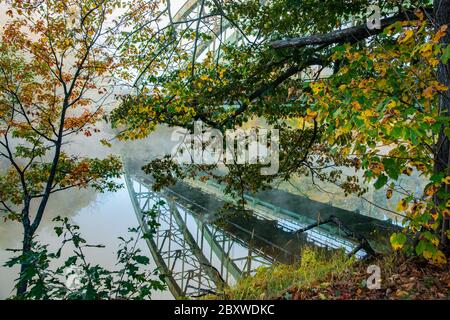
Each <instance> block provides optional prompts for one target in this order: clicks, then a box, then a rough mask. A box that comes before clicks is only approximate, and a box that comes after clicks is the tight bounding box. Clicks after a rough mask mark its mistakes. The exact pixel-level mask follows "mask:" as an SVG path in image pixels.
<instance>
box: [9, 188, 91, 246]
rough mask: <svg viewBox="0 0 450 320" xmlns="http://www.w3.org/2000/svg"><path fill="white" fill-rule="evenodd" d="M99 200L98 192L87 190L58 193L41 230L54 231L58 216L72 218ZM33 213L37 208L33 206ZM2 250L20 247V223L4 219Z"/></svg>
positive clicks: (48, 207)
mask: <svg viewBox="0 0 450 320" xmlns="http://www.w3.org/2000/svg"><path fill="white" fill-rule="evenodd" d="M96 198H97V191H95V190H91V189H86V190H79V189H73V190H67V191H63V192H58V193H55V194H53V195H52V196H51V197H50V200H49V203H48V206H47V209H46V214H44V216H43V218H42V223H41V226H40V228H39V230H43V229H45V228H51V229H53V226H54V224H53V222H52V220H53V218H55V217H56V216H61V217H72V216H74V215H76V213H77V212H78V211H79V210H80V209H82V208H85V207H87V206H88V205H90V204H91V203H92V202H94V201H95V199H96ZM32 208H33V211H32V212H34V211H35V209H36V207H35V206H34V207H33V206H32ZM0 235H1V237H0V249H1V250H4V249H8V248H15V247H17V246H18V245H19V243H20V240H21V238H22V228H21V226H20V223H19V222H15V221H7V222H4V220H3V219H2V220H1V222H0Z"/></svg>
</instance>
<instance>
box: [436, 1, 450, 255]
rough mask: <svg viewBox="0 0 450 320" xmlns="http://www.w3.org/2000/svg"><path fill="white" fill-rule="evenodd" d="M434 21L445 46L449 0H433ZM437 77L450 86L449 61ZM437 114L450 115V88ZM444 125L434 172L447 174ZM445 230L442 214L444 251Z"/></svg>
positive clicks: (449, 157) (449, 39) (449, 146)
mask: <svg viewBox="0 0 450 320" xmlns="http://www.w3.org/2000/svg"><path fill="white" fill-rule="evenodd" d="M433 9H434V22H435V24H436V25H435V26H436V28H439V27H440V26H442V25H447V26H448V27H449V29H447V32H446V35H445V36H444V37H443V38H442V39H441V43H442V44H443V45H444V46H446V45H448V44H449V43H450V0H434V2H433ZM437 77H438V80H439V82H441V83H442V84H444V85H446V86H447V87H449V88H450V61H448V62H447V64H443V63H442V62H441V63H440V64H439V66H438V71H437ZM439 114H440V115H441V116H450V89H448V90H447V91H446V92H443V93H442V94H441V95H440V96H439ZM444 130H445V127H442V128H441V131H440V133H439V138H438V142H437V144H436V146H435V147H436V149H435V165H434V166H435V167H434V169H435V170H434V171H435V172H444V173H445V174H446V175H449V165H450V143H449V139H448V137H447V136H446V134H445V131H444ZM443 188H445V191H446V192H447V193H449V191H450V188H449V187H448V185H445V186H443ZM442 201H443V200H442V199H438V197H436V202H437V204H440V203H441V202H442ZM447 230H449V217H448V216H444V217H443V220H442V225H441V247H442V249H443V250H445V251H447V252H448V251H450V250H449V249H450V248H449V241H448V238H447Z"/></svg>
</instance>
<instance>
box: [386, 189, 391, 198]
mask: <svg viewBox="0 0 450 320" xmlns="http://www.w3.org/2000/svg"><path fill="white" fill-rule="evenodd" d="M386 198H388V199H390V198H392V189H388V190H387V191H386Z"/></svg>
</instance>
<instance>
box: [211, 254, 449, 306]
mask: <svg viewBox="0 0 450 320" xmlns="http://www.w3.org/2000/svg"><path fill="white" fill-rule="evenodd" d="M369 266H372V267H370V268H369ZM373 266H376V267H373ZM377 267H379V271H380V273H379V274H380V277H379V278H378V277H377V275H376V274H375V273H376V269H377ZM449 267H450V266H449V264H447V265H445V266H434V265H431V264H429V263H428V262H426V261H424V260H421V259H418V258H407V257H405V256H402V255H397V254H395V253H391V254H389V255H384V256H381V257H380V258H378V259H372V260H371V261H356V260H355V259H352V258H348V257H347V256H346V255H345V254H343V253H342V252H339V251H338V252H334V253H325V252H323V251H318V250H317V249H310V248H308V249H306V250H304V251H303V254H302V260H301V261H300V262H299V263H298V264H296V265H282V264H280V265H273V266H272V267H269V268H261V269H260V270H258V271H257V273H256V274H255V275H254V276H252V277H247V278H244V279H242V280H240V281H239V282H238V283H237V284H236V285H235V286H233V287H230V288H227V289H225V291H224V292H223V294H221V295H220V296H208V297H207V298H208V299H232V300H233V299H238V300H240V299H285V300H325V299H326V300H350V299H363V300H366V299H369V300H380V299H382V300H384V299H387V300H398V299H419V300H427V299H445V300H447V299H449V298H450V290H449V289H450V273H449ZM368 268H369V271H370V272H368ZM374 272H375V273H374ZM377 279H378V281H377ZM377 284H379V287H378V288H377Z"/></svg>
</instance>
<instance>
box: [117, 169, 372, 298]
mask: <svg viewBox="0 0 450 320" xmlns="http://www.w3.org/2000/svg"><path fill="white" fill-rule="evenodd" d="M125 181H126V185H127V189H128V191H129V194H130V199H131V201H132V204H133V208H134V210H135V213H136V216H137V218H138V221H139V223H140V226H141V227H142V228H143V230H144V231H145V232H148V231H150V230H149V227H148V225H147V218H146V214H145V213H146V212H148V211H149V210H151V209H152V208H156V210H157V213H158V214H157V218H156V219H157V220H156V221H157V223H158V224H159V227H158V228H157V229H156V232H155V233H154V234H153V235H152V236H151V237H148V238H146V241H147V245H148V247H149V249H150V252H151V255H152V257H153V260H154V261H155V263H156V266H157V268H158V269H159V271H160V273H161V274H163V275H164V276H165V277H166V283H167V286H168V288H169V290H170V292H171V293H172V294H173V295H174V296H175V297H199V296H201V295H204V294H208V293H214V294H220V293H221V292H223V288H224V286H226V285H232V284H234V283H236V281H237V280H238V279H240V278H241V277H245V276H247V275H251V274H254V273H255V272H256V270H257V268H258V267H262V266H270V265H271V264H273V263H277V262H280V263H293V262H295V261H298V260H299V259H300V253H301V248H302V247H303V246H311V245H313V246H318V247H325V248H329V249H338V248H340V249H343V250H345V251H346V252H348V253H354V251H356V250H357V252H356V255H357V257H359V258H361V257H364V256H365V255H366V252H365V251H364V250H361V248H360V247H359V246H358V245H359V243H358V242H357V240H356V239H352V238H349V237H348V235H346V234H345V233H344V232H342V230H341V229H340V228H339V227H338V226H333V225H320V226H317V227H315V228H312V229H309V230H307V231H305V232H302V233H296V231H298V230H301V229H302V228H305V227H308V226H310V223H311V222H313V224H314V221H313V220H311V219H310V218H308V217H307V215H306V216H305V215H301V214H298V213H295V212H291V211H289V210H287V209H285V208H283V207H277V206H275V205H273V204H270V203H264V202H263V201H261V200H259V201H260V203H259V205H260V206H261V205H262V206H263V207H264V206H266V209H265V210H262V209H260V208H258V207H257V206H255V205H254V204H250V201H249V207H248V208H249V209H248V210H246V211H245V212H242V211H239V210H236V209H233V208H228V209H227V210H225V211H224V209H223V208H224V204H225V200H222V199H220V197H217V196H215V195H212V194H210V193H207V192H205V191H204V190H201V189H200V188H198V187H196V186H195V185H192V184H190V183H186V182H183V181H180V182H178V183H177V184H176V185H174V186H171V187H167V188H165V189H163V190H161V191H159V192H156V191H153V190H152V183H153V182H152V178H151V177H149V176H146V175H144V174H142V173H130V172H128V171H127V174H126V175H125ZM248 197H250V196H249V195H248V196H247V199H248V200H250V198H248ZM255 199H256V198H255ZM267 205H269V206H268V207H267ZM355 214H356V213H355ZM366 218H368V219H371V218H369V217H366Z"/></svg>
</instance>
